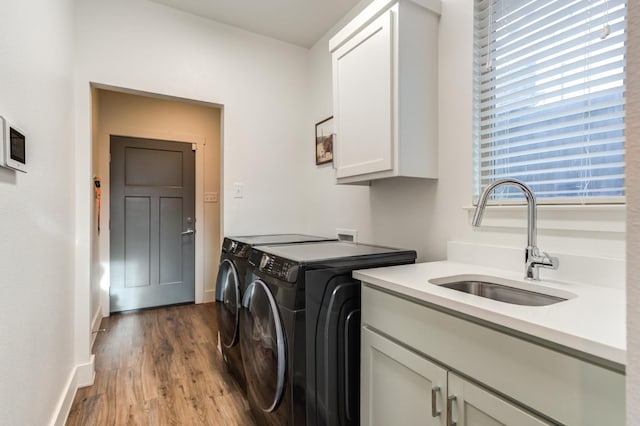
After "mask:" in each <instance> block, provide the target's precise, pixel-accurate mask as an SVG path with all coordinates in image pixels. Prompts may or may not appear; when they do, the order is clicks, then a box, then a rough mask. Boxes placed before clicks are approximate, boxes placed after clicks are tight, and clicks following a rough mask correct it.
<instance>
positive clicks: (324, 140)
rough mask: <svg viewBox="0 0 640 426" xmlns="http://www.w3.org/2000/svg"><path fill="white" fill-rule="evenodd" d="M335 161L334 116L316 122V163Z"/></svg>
mask: <svg viewBox="0 0 640 426" xmlns="http://www.w3.org/2000/svg"><path fill="white" fill-rule="evenodd" d="M332 161H333V116H331V117H329V118H326V119H324V120H322V121H320V122H319V123H316V165H320V164H325V163H330V162H332Z"/></svg>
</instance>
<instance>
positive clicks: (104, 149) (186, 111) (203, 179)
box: [91, 89, 221, 318]
mask: <svg viewBox="0 0 640 426" xmlns="http://www.w3.org/2000/svg"><path fill="white" fill-rule="evenodd" d="M93 92H94V98H93V99H97V104H98V106H97V108H96V109H97V111H96V114H95V115H94V117H96V118H97V120H94V123H95V121H98V122H99V123H98V126H97V127H98V129H97V131H96V132H95V134H94V137H95V138H96V140H97V147H95V149H94V151H93V157H94V158H96V159H99V161H94V173H95V174H96V175H98V176H100V177H101V178H102V207H101V219H100V220H101V224H102V225H101V232H100V235H99V238H96V240H99V241H94V245H93V247H94V249H95V248H96V247H98V244H99V250H96V251H99V255H98V256H94V264H93V266H92V269H93V270H94V276H93V281H92V284H91V285H92V291H91V294H92V310H91V313H92V315H96V313H97V314H98V315H99V318H102V314H104V315H105V316H106V315H108V314H109V291H108V288H109V279H110V274H109V259H110V240H109V239H110V231H109V228H108V224H109V221H110V217H111V216H110V170H109V151H110V136H111V135H112V134H117V135H125V136H133V137H143V138H149V139H162V140H171V141H182V142H187V143H195V144H197V145H198V151H197V152H196V166H195V168H196V170H195V172H196V190H198V189H200V185H201V186H202V190H201V191H200V192H201V193H200V198H202V195H203V193H204V192H215V193H218V194H219V193H220V116H221V111H220V109H219V108H217V107H212V106H208V105H202V104H200V103H197V104H196V103H189V102H184V101H180V100H176V99H159V98H152V97H148V96H140V95H134V94H129V93H119V92H114V91H111V90H102V89H95V90H93ZM94 103H95V102H94ZM96 163H97V164H96ZM95 217H96V216H95V215H94V219H95ZM196 218H197V222H196V227H197V229H198V232H197V233H196V250H197V251H198V253H197V254H196V268H198V269H197V270H196V281H195V285H196V293H195V294H196V303H199V302H200V301H201V299H204V301H208V302H210V301H213V300H214V287H215V279H216V274H217V271H218V265H217V262H215V261H211V259H219V258H220V244H221V241H220V203H219V202H217V203H202V200H201V199H199V197H196ZM92 228H93V234H94V236H96V237H97V225H96V224H94V225H93V226H92ZM203 259H204V261H203ZM202 281H204V282H202ZM199 286H200V287H199ZM95 289H98V292H99V291H100V290H102V292H103V298H102V303H103V306H102V310H101V311H99V309H100V306H98V305H96V304H95V302H94V298H95ZM98 311H99V312H98Z"/></svg>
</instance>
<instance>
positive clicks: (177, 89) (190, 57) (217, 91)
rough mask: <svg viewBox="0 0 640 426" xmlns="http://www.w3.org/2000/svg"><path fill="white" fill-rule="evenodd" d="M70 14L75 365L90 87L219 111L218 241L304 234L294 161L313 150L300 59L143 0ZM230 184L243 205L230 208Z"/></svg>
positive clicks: (293, 50)
mask: <svg viewBox="0 0 640 426" xmlns="http://www.w3.org/2000/svg"><path fill="white" fill-rule="evenodd" d="M75 14H76V15H75V29H76V34H75V39H76V42H75V48H76V51H75V54H76V66H75V73H76V74H75V108H76V123H75V131H76V133H75V138H76V147H75V155H76V162H75V172H76V187H75V194H76V200H77V202H76V224H75V225H76V236H77V247H78V250H77V251H76V259H75V261H76V282H77V283H78V286H77V287H76V289H75V298H76V304H75V307H76V313H75V315H76V318H77V320H76V321H77V323H76V335H75V343H76V345H75V347H76V359H77V360H79V361H78V362H82V360H83V359H87V358H88V357H89V356H90V349H89V348H90V338H89V336H90V329H89V328H90V327H89V324H90V320H91V313H90V299H91V294H90V288H89V285H88V283H89V281H90V275H91V271H90V266H89V265H90V264H91V256H90V246H91V229H92V225H91V222H90V219H91V205H92V203H93V193H92V188H91V185H92V182H91V177H92V175H93V171H92V163H91V159H92V154H91V134H92V129H91V96H90V95H91V91H90V83H91V82H94V83H99V84H102V85H106V86H111V87H120V88H126V89H132V90H136V91H142V92H148V93H156V94H160V95H167V96H171V97H177V98H184V99H193V100H198V101H204V102H207V103H210V104H218V105H221V106H223V107H224V111H223V117H222V122H223V124H222V126H223V135H224V139H223V141H222V156H223V171H222V173H223V176H222V187H221V192H222V194H221V200H222V206H223V221H224V223H223V226H224V230H223V233H224V234H225V235H230V234H249V233H260V232H304V231H305V225H306V223H307V217H306V214H307V208H306V205H305V202H304V200H305V197H306V193H307V191H308V188H307V185H306V184H305V182H304V181H303V179H300V175H301V171H302V168H303V166H302V161H301V159H302V158H311V155H312V154H311V153H312V152H313V151H312V149H313V146H312V143H311V139H310V140H309V142H308V144H307V143H306V141H305V140H303V138H302V137H301V136H302V135H304V134H305V133H306V132H305V131H306V130H307V127H306V125H305V124H306V122H305V119H306V118H307V117H308V106H307V105H308V88H309V79H308V74H307V59H308V56H307V52H308V51H307V50H306V49H302V48H299V47H296V46H293V45H290V44H286V43H282V42H279V41H275V40H273V39H269V38H265V37H262V36H258V35H255V34H251V33H248V32H245V31H242V30H238V29H235V28H232V27H229V26H226V25H222V24H218V23H215V22H213V21H210V20H206V19H203V18H199V17H196V16H193V15H190V14H187V13H183V12H180V11H177V10H175V9H171V8H169V7H166V6H163V5H160V4H157V3H153V2H149V1H147V0H112V1H108V2H105V1H100V0H82V1H76V2H75ZM311 137H312V136H311ZM307 153H308V155H306V154H307ZM236 182H238V183H242V184H244V198H233V196H232V195H233V185H234V183H236ZM215 261H216V262H217V259H215Z"/></svg>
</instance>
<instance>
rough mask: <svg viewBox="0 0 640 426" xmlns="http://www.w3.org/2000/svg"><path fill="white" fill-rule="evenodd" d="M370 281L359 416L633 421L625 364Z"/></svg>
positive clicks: (365, 295) (370, 419)
mask: <svg viewBox="0 0 640 426" xmlns="http://www.w3.org/2000/svg"><path fill="white" fill-rule="evenodd" d="M490 325H491V324H486V325H485V324H483V323H480V322H479V321H475V320H470V318H469V317H464V318H462V317H459V316H457V315H456V313H455V312H454V311H448V310H443V309H442V308H440V307H439V306H437V305H429V304H423V303H422V302H420V301H415V300H413V299H410V298H407V297H405V296H403V295H400V294H397V295H396V294H395V293H391V292H389V291H386V290H381V289H378V288H377V287H375V286H372V285H371V286H370V285H369V284H368V283H366V282H363V286H362V329H361V338H362V339H361V393H360V398H361V401H360V402H361V406H360V409H361V410H360V411H361V412H360V414H361V423H362V424H363V425H380V426H383V425H384V426H387V425H391V426H404V425H407V426H409V425H411V426H413V425H440V426H451V425H457V426H485V425H513V426H529V425H547V424H562V425H580V426H602V425H607V426H614V425H624V424H625V376H624V370H622V371H621V369H620V368H619V367H617V366H614V365H612V364H607V363H605V362H603V361H600V362H598V361H597V360H595V359H594V358H589V357H588V356H587V355H585V356H582V357H580V356H576V354H575V353H568V352H565V349H564V348H562V347H560V346H554V347H550V346H549V345H545V344H540V343H544V342H540V343H534V342H532V341H530V340H529V339H530V337H529V336H524V335H515V334H511V333H510V331H509V330H508V329H504V331H498V330H496V329H494V327H491V326H490Z"/></svg>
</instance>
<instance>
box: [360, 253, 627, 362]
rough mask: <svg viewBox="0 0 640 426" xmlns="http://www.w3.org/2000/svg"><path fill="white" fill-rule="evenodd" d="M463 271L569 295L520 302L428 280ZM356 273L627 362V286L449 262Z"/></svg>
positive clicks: (417, 296)
mask: <svg viewBox="0 0 640 426" xmlns="http://www.w3.org/2000/svg"><path fill="white" fill-rule="evenodd" d="M463 274H474V275H486V276H494V277H500V278H503V279H508V280H511V281H513V284H514V286H518V287H520V288H523V289H528V290H533V291H538V292H540V293H546V294H551V295H557V296H563V297H567V296H569V297H570V299H569V300H566V301H563V302H560V303H556V304H553V305H548V306H521V305H513V304H509V303H504V302H498V301H495V300H491V299H487V298H484V297H479V296H474V295H471V294H466V293H463V292H460V291H456V290H452V289H448V288H443V287H439V286H437V285H434V284H430V283H429V280H431V279H435V278H441V277H447V276H454V275H463ZM353 276H354V277H355V278H356V279H359V280H361V281H364V282H367V283H371V284H373V285H375V286H378V287H381V288H384V289H387V290H390V291H392V292H395V293H399V294H402V295H406V296H409V297H412V298H415V299H418V300H422V301H425V302H428V303H432V304H435V305H439V306H442V307H444V308H447V309H450V310H454V311H457V312H460V313H462V314H466V315H470V316H472V317H475V318H478V319H479V320H482V321H487V322H490V323H494V324H497V325H500V326H503V327H507V328H510V329H513V330H516V331H520V332H522V333H526V334H528V335H532V336H535V337H537V338H540V339H543V340H546V341H549V342H553V343H556V344H559V345H562V346H564V347H567V348H571V349H574V350H577V351H580V352H584V353H587V354H591V355H594V356H596V357H599V358H603V359H606V360H609V361H612V362H614V363H618V364H622V365H626V318H625V309H626V305H625V293H624V291H623V290H618V289H614V288H609V287H600V286H592V285H583V284H578V283H570V282H559V281H551V280H542V281H539V282H531V281H527V280H525V279H524V278H523V277H522V274H521V273H514V272H510V271H504V270H500V269H492V268H484V267H481V266H477V265H471V264H465V263H458V262H449V261H443V262H429V263H417V264H412V265H401V266H391V267H385V268H375V269H365V270H359V271H354V273H353ZM574 296H575V297H574ZM363 309H366V307H363Z"/></svg>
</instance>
